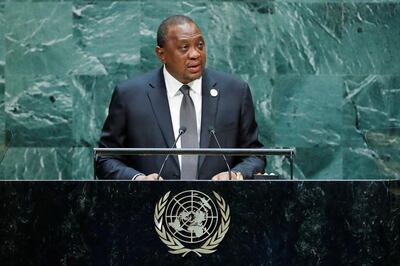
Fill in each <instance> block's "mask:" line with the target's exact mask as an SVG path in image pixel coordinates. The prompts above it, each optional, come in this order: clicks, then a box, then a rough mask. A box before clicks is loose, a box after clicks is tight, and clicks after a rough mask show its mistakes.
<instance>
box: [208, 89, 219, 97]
mask: <svg viewBox="0 0 400 266" xmlns="http://www.w3.org/2000/svg"><path fill="white" fill-rule="evenodd" d="M210 94H211V96H212V97H216V96H217V95H218V91H217V90H216V89H211V90H210Z"/></svg>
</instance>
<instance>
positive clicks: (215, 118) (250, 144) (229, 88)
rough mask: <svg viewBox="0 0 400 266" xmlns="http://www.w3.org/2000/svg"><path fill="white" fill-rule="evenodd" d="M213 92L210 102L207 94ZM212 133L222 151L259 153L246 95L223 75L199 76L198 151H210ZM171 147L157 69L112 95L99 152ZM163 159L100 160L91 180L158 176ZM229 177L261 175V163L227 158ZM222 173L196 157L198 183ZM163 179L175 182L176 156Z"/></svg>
mask: <svg viewBox="0 0 400 266" xmlns="http://www.w3.org/2000/svg"><path fill="white" fill-rule="evenodd" d="M211 89H216V90H217V91H218V95H217V96H216V97H213V96H211V95H210V90H211ZM210 126H212V127H214V128H215V131H216V134H217V136H218V140H219V142H220V144H221V146H222V147H223V148H260V147H262V144H261V143H260V142H259V141H258V129H257V124H256V121H255V117H254V107H253V101H252V98H251V94H250V89H249V87H248V85H247V83H245V82H244V81H241V80H237V79H235V78H233V77H231V76H229V75H227V74H224V73H220V72H216V71H212V70H208V69H207V70H205V71H204V73H203V80H202V119H201V132H200V147H201V148H216V147H218V146H217V145H216V142H215V141H214V139H213V138H212V137H211V138H210V135H209V131H208V129H209V127H210ZM173 143H174V133H173V129H172V122H171V116H170V111H169V105H168V98H167V92H166V87H165V82H164V75H163V71H162V68H160V69H157V70H154V71H152V72H149V73H146V74H144V75H141V76H138V77H136V78H134V79H131V80H127V81H125V82H123V83H121V84H120V85H118V86H117V87H116V89H115V90H114V93H113V96H112V99H111V103H110V107H109V114H108V117H107V119H106V121H105V123H104V126H103V130H102V133H101V138H100V143H99V144H100V145H99V147H104V148H121V147H132V148H133V147H135V148H152V147H154V148H170V147H172V145H173ZM164 158H165V157H164V156H129V157H125V158H107V157H100V158H99V159H98V160H97V163H96V174H97V176H98V178H100V179H131V178H132V177H133V176H135V175H136V174H138V173H143V174H146V175H147V174H151V173H158V171H159V169H160V167H161V164H162V162H163V160H164ZM227 159H228V163H229V164H230V166H231V167H232V170H233V171H239V172H241V173H242V174H243V176H244V177H245V178H249V177H251V176H252V175H253V174H255V173H258V172H263V171H264V167H265V159H264V158H260V157H237V156H233V157H228V158H227ZM224 171H227V168H226V164H225V162H224V160H223V158H221V157H219V156H207V157H206V156H200V157H199V163H198V179H210V178H211V177H213V176H214V175H215V174H218V173H220V172H224ZM162 177H163V178H165V179H179V178H180V169H179V163H178V157H177V156H171V157H170V158H169V159H168V161H167V163H166V165H165V168H164V170H163V173H162Z"/></svg>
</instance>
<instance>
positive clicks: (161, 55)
mask: <svg viewBox="0 0 400 266" xmlns="http://www.w3.org/2000/svg"><path fill="white" fill-rule="evenodd" d="M156 54H157V56H158V58H159V59H160V61H161V62H162V63H164V64H165V54H164V48H162V47H160V46H156Z"/></svg>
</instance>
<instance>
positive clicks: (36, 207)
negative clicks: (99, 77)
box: [0, 180, 400, 265]
mask: <svg viewBox="0 0 400 266" xmlns="http://www.w3.org/2000/svg"><path fill="white" fill-rule="evenodd" d="M0 198H1V204H0V212H1V216H0V223H1V226H0V235H1V239H2V245H1V249H0V256H1V265H399V264H400V248H399V247H400V181H384V180H383V181H377V180H375V181H373V180H372V181H368V180H364V181H284V180H274V181H261V180H260V181H258V180H252V181H220V182H212V181H147V182H131V181H3V182H0ZM185 198H186V202H185ZM201 198H203V199H205V202H206V203H204V202H203V205H204V206H202V205H201V203H200V205H199V202H202V201H203V200H202V199H201ZM190 200H193V201H194V203H193V205H194V206H195V207H194V208H193V211H192V210H191V209H190V207H188V206H189V205H185V204H187V201H190ZM180 204H181V205H182V206H183V207H181V206H180ZM206 204H208V205H210V208H208V207H207V206H205V205H206ZM196 206H197V207H196ZM199 206H200V207H199ZM214 207H215V208H214ZM185 208H186V211H187V212H186V213H185V212H184V210H185ZM199 210H200V211H199ZM215 210H216V211H215ZM195 213H196V214H195ZM196 215H197V217H196ZM217 216H218V221H217V220H215V219H214V220H213V218H212V217H217ZM157 222H159V223H160V224H161V225H162V226H160V224H158V225H157ZM189 226H190V228H189ZM162 227H163V228H164V232H165V233H162V232H161V233H160V231H162V230H161V229H160V228H162ZM180 228H183V229H181V230H180ZM213 228H214V229H213ZM199 230H200V231H199ZM201 230H202V231H201ZM185 232H186V233H185ZM188 232H189V233H188ZM185 234H186V237H187V238H186V240H181V239H184V237H182V235H185ZM191 238H192V240H190V239H191ZM201 238H202V240H201V241H199V242H196V241H197V240H198V239H201ZM210 238H213V239H211V240H209V239H210ZM188 239H189V240H188ZM187 240H188V241H187ZM184 241H186V242H184ZM190 241H192V243H190ZM206 241H208V244H207V245H205V242H206ZM178 242H179V243H180V244H181V245H182V246H183V248H186V249H189V252H186V251H187V250H186V251H183V252H182V249H183V248H182V247H179V245H178ZM171 243H172V244H171ZM195 249H197V251H196V252H195ZM199 249H204V250H199ZM170 251H176V252H175V253H176V254H172V253H171V252H170ZM207 252H209V254H208V253H207ZM200 255H201V256H200Z"/></svg>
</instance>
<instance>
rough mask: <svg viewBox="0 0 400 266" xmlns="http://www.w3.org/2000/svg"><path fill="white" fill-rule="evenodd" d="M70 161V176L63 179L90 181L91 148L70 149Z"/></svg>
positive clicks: (91, 171) (91, 166) (91, 172)
mask: <svg viewBox="0 0 400 266" xmlns="http://www.w3.org/2000/svg"><path fill="white" fill-rule="evenodd" d="M71 160H72V163H71V165H72V171H71V176H66V177H65V178H63V179H72V180H88V179H89V180H92V179H93V178H94V172H93V171H94V170H93V148H86V147H83V148H72V157H71Z"/></svg>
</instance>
